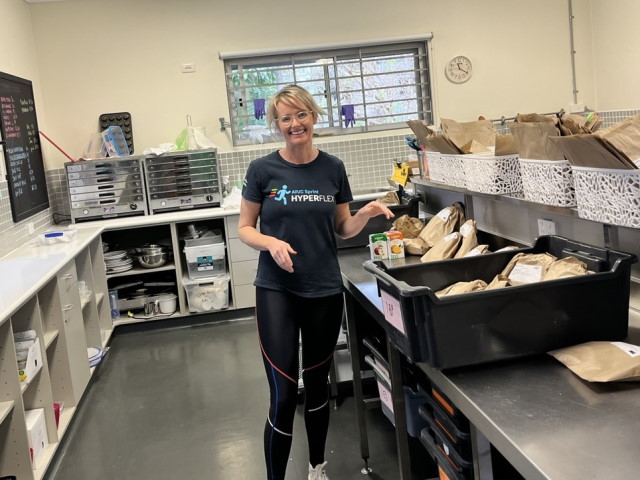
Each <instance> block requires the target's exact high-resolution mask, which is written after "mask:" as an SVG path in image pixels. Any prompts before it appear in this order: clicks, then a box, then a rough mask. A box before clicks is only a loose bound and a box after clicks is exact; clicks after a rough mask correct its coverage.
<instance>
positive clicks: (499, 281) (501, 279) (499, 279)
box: [485, 274, 511, 290]
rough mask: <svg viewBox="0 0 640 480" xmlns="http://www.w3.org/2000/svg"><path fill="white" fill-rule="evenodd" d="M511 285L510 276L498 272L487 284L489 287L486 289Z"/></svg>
mask: <svg viewBox="0 0 640 480" xmlns="http://www.w3.org/2000/svg"><path fill="white" fill-rule="evenodd" d="M509 286H511V280H509V277H505V276H504V275H500V274H498V275H496V276H495V277H493V280H491V283H489V285H487V288H485V290H496V289H498V288H505V287H509Z"/></svg>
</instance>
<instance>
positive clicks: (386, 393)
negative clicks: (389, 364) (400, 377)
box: [365, 355, 427, 437]
mask: <svg viewBox="0 0 640 480" xmlns="http://www.w3.org/2000/svg"><path fill="white" fill-rule="evenodd" d="M365 362H366V363H368V364H369V365H371V366H372V367H373V371H374V373H375V376H376V382H377V383H378V393H379V394H380V404H381V406H382V412H383V413H384V415H385V416H386V417H387V418H388V419H389V421H390V422H391V423H392V424H393V426H394V427H395V425H396V421H395V417H394V414H393V402H392V400H391V380H390V379H389V373H388V369H386V368H385V366H384V365H380V363H379V362H376V360H374V359H373V358H372V357H371V356H370V355H367V356H366V357H365ZM402 390H403V393H404V406H405V415H406V421H407V433H408V434H409V435H411V436H412V437H419V436H420V431H421V430H422V429H423V428H424V427H426V426H427V422H426V420H425V419H424V418H422V417H421V416H420V413H419V408H420V406H421V405H422V404H424V403H425V402H426V401H427V396H426V395H425V394H424V393H423V392H416V391H414V390H413V389H411V388H410V387H407V386H406V385H403V387H402Z"/></svg>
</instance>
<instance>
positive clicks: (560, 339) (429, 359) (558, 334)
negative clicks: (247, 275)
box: [364, 236, 637, 369]
mask: <svg viewBox="0 0 640 480" xmlns="http://www.w3.org/2000/svg"><path fill="white" fill-rule="evenodd" d="M519 252H523V253H543V252H548V253H551V254H552V255H555V256H556V257H558V258H564V257H567V256H574V257H577V258H579V259H581V260H582V261H584V262H586V263H587V265H588V268H589V269H590V270H592V271H594V272H596V273H593V274H591V275H583V276H579V277H571V278H562V279H557V280H549V281H544V282H538V283H532V284H527V285H519V286H513V287H507V288H502V289H497V290H488V291H478V292H472V293H466V294H463V295H451V296H447V297H443V298H438V297H437V296H436V294H435V292H437V291H438V290H441V289H442V288H444V287H446V286H448V285H451V284H453V283H456V282H459V281H471V280H475V279H482V280H484V281H485V282H487V283H489V282H491V280H492V279H493V278H494V277H495V275H497V274H498V273H500V272H501V271H502V270H503V269H504V267H505V266H506V265H507V263H508V262H509V260H510V259H511V258H512V257H513V256H514V255H515V254H517V253H519ZM636 261H637V257H636V256H635V255H631V254H627V253H622V252H617V251H614V250H609V249H606V248H600V247H595V246H590V245H586V244H582V243H579V242H576V241H572V240H568V239H566V238H562V237H558V236H543V237H539V238H537V239H536V242H535V245H534V246H533V247H529V248H522V249H517V250H511V251H506V252H496V253H492V254H487V255H481V256H477V257H470V258H460V259H455V260H444V261H438V262H429V263H421V264H412V265H404V266H399V267H394V268H390V267H386V266H385V265H384V264H383V263H382V262H375V263H374V262H372V261H367V262H365V264H364V268H365V269H366V270H367V271H369V272H371V273H373V274H374V275H375V277H376V279H377V284H378V290H379V293H380V295H381V297H382V304H383V311H384V314H385V319H386V320H387V321H386V322H384V325H385V330H386V331H387V335H388V336H389V339H390V340H391V341H392V342H393V343H394V344H395V345H396V346H397V347H398V349H399V350H400V351H402V353H403V354H404V355H406V356H407V357H408V358H409V359H410V360H412V361H413V362H426V363H428V364H430V365H431V366H433V367H434V368H438V369H445V368H452V367H461V366H465V365H474V364H479V363H485V362H490V361H495V360H502V359H509V358H515V357H522V356H526V355H532V354H536V353H544V352H548V351H550V350H554V349H557V348H563V347H567V346H570V345H575V344H578V343H583V342H587V341H594V340H601V341H618V340H623V339H624V338H625V337H626V335H627V329H628V323H629V287H630V275H631V265H632V264H633V263H635V262H636Z"/></svg>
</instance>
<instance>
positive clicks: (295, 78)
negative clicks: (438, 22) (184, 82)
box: [220, 35, 433, 146]
mask: <svg viewBox="0 0 640 480" xmlns="http://www.w3.org/2000/svg"><path fill="white" fill-rule="evenodd" d="M430 38H431V36H430V35H427V36H423V37H421V38H419V39H415V38H412V39H410V40H408V39H395V40H380V41H378V42H367V43H362V44H354V45H346V46H344V45H343V46H335V45H334V46H325V47H308V48H306V49H305V48H304V47H303V48H299V49H296V50H291V51H282V50H280V51H272V52H268V51H254V52H239V53H228V54H225V53H221V54H220V57H221V59H222V60H223V61H224V68H225V76H226V87H227V96H228V103H229V115H230V122H229V123H228V124H227V123H226V122H223V119H221V123H222V128H225V126H227V125H229V126H230V127H231V132H232V136H233V144H234V145H236V146H239V145H249V144H253V143H269V142H277V141H281V137H279V136H278V135H277V134H276V132H273V131H271V130H270V126H269V125H267V123H266V114H265V115H262V112H263V111H265V110H266V104H268V101H269V98H270V97H271V96H273V95H274V94H275V93H277V92H278V91H279V90H280V89H281V88H282V87H284V86H286V85H289V84H292V83H295V84H297V85H299V86H301V87H304V88H305V89H307V90H308V91H309V92H310V93H311V94H312V95H313V96H314V98H315V100H316V102H318V105H320V107H321V108H322V109H323V110H324V111H325V112H326V115H323V116H322V117H321V118H320V119H319V121H318V124H317V125H316V127H315V133H316V134H318V135H320V136H324V135H347V134H353V133H362V132H371V131H379V130H390V129H397V128H405V127H406V122H407V120H424V121H426V122H427V123H428V124H432V123H433V110H432V108H433V107H432V93H431V78H430V69H429V55H428V46H429V43H428V42H429V39H430Z"/></svg>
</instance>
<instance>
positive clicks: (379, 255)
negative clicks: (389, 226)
mask: <svg viewBox="0 0 640 480" xmlns="http://www.w3.org/2000/svg"><path fill="white" fill-rule="evenodd" d="M369 249H370V250H371V260H386V259H388V258H389V245H388V243H387V236H386V235H385V234H384V233H372V234H371V235H369Z"/></svg>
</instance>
